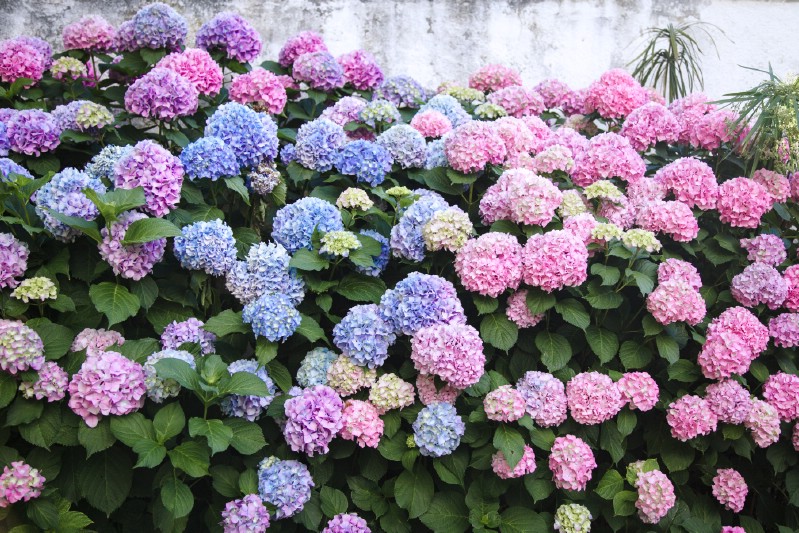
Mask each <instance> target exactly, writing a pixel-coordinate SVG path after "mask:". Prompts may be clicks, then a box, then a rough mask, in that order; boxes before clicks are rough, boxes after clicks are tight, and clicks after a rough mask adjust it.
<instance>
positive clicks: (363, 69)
mask: <svg viewBox="0 0 799 533" xmlns="http://www.w3.org/2000/svg"><path fill="white" fill-rule="evenodd" d="M336 61H337V62H338V64H339V65H340V66H341V70H342V71H343V72H344V80H345V82H346V83H348V84H350V85H352V86H353V87H355V88H356V89H358V90H359V91H368V90H371V89H374V88H375V87H377V86H378V85H380V84H381V83H383V80H384V79H385V77H384V76H383V71H382V70H380V65H378V64H377V60H376V59H375V57H374V56H373V55H372V54H370V53H369V52H367V51H366V50H353V51H352V52H347V53H346V54H342V55H340V56H338V57H337V58H336Z"/></svg>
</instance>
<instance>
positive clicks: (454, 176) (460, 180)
mask: <svg viewBox="0 0 799 533" xmlns="http://www.w3.org/2000/svg"><path fill="white" fill-rule="evenodd" d="M479 176H480V174H479V173H475V174H463V173H461V172H458V171H456V170H452V169H447V177H448V178H449V181H451V182H452V183H454V184H456V185H471V184H472V183H474V182H475V181H477V178H478V177H479Z"/></svg>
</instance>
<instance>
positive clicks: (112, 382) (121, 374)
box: [69, 352, 147, 428]
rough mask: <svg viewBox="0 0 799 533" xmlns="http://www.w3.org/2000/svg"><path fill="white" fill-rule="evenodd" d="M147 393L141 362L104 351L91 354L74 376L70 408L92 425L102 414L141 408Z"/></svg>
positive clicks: (115, 413) (126, 411)
mask: <svg viewBox="0 0 799 533" xmlns="http://www.w3.org/2000/svg"><path fill="white" fill-rule="evenodd" d="M146 394H147V387H146V385H145V384H144V368H142V366H141V365H140V364H139V363H137V362H135V361H131V360H130V359H128V358H127V357H125V356H124V355H122V354H120V353H117V352H102V353H100V354H99V355H97V356H96V357H88V358H87V359H86V361H84V363H83V365H81V367H80V370H79V371H78V372H77V373H76V374H75V375H74V376H72V380H71V381H70V382H69V408H70V409H72V411H73V412H74V413H75V414H77V415H78V416H80V417H81V418H83V421H84V422H86V425H87V426H89V427H91V428H93V427H95V426H97V423H98V422H99V421H100V418H102V417H103V416H108V415H119V416H121V415H126V414H128V413H133V412H134V411H138V410H139V409H141V407H142V406H143V405H144V400H145V397H146Z"/></svg>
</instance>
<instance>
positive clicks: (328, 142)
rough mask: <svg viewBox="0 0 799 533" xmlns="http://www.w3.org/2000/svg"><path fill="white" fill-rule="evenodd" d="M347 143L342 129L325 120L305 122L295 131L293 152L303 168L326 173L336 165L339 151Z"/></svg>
mask: <svg viewBox="0 0 799 533" xmlns="http://www.w3.org/2000/svg"><path fill="white" fill-rule="evenodd" d="M346 142H347V135H346V134H345V133H344V129H343V128H342V127H341V126H339V125H338V124H336V123H335V122H332V121H330V120H328V119H326V118H318V119H316V120H314V121H311V122H306V123H305V124H303V125H302V126H300V129H299V130H298V131H297V140H296V144H295V145H294V150H295V154H296V158H297V162H298V163H299V164H300V165H302V166H304V167H305V168H309V169H313V170H317V171H319V172H327V171H328V170H330V169H331V168H333V165H334V164H335V163H336V160H337V158H338V151H339V149H340V148H341V147H342V146H344V143H346Z"/></svg>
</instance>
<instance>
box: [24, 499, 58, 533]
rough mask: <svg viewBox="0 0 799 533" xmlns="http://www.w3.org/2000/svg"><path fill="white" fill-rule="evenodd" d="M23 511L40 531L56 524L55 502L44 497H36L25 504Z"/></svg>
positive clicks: (56, 510) (56, 509)
mask: <svg viewBox="0 0 799 533" xmlns="http://www.w3.org/2000/svg"><path fill="white" fill-rule="evenodd" d="M25 507H26V509H25V511H26V513H27V515H28V518H30V519H31V520H32V521H33V523H35V524H36V525H37V526H39V527H40V528H41V530H42V531H46V530H48V529H51V528H54V527H56V526H57V525H58V508H57V507H56V506H55V503H53V502H52V501H50V500H49V499H45V498H38V499H35V500H33V501H31V502H28V503H26V504H25Z"/></svg>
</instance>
